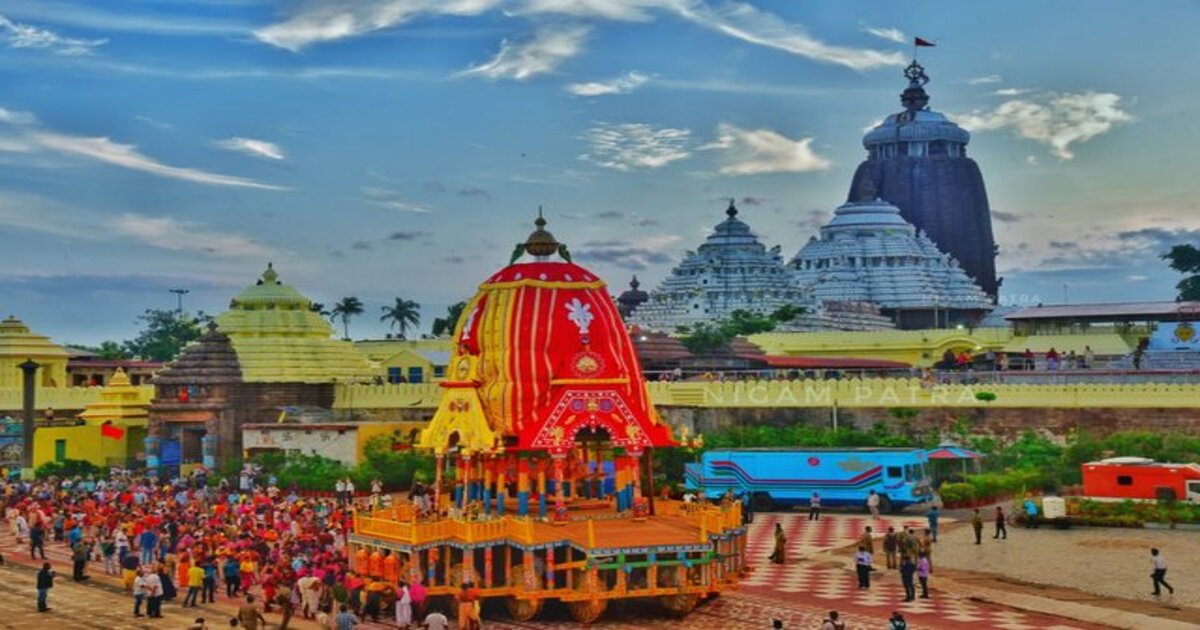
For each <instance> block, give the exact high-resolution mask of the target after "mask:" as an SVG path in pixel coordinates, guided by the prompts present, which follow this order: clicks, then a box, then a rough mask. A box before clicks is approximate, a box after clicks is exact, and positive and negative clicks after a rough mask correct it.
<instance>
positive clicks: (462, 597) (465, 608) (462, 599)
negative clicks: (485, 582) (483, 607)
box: [456, 582, 480, 630]
mask: <svg viewBox="0 0 1200 630" xmlns="http://www.w3.org/2000/svg"><path fill="white" fill-rule="evenodd" d="M456 597H457V599H458V627H459V628H462V629H463V630H478V628H479V627H480V625H479V590H478V589H476V588H475V585H474V584H471V583H470V582H464V583H463V585H462V590H460V591H459V592H458V595H457V596H456Z"/></svg>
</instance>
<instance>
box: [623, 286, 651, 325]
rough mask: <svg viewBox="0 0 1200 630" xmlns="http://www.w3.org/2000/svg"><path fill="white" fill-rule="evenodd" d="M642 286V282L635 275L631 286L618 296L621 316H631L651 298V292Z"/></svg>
mask: <svg viewBox="0 0 1200 630" xmlns="http://www.w3.org/2000/svg"><path fill="white" fill-rule="evenodd" d="M641 286H642V283H641V282H638V279H637V276H634V277H633V280H630V281H629V288H628V289H626V290H625V291H622V292H621V295H619V296H617V310H618V311H620V313H621V317H629V316H630V315H632V314H633V312H634V311H635V310H637V307H639V306H641V305H642V304H645V303H646V300H649V299H650V294H649V293H646V292H645V291H643V290H642V289H641Z"/></svg>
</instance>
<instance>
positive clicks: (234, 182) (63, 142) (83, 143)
mask: <svg viewBox="0 0 1200 630" xmlns="http://www.w3.org/2000/svg"><path fill="white" fill-rule="evenodd" d="M29 138H31V139H32V140H33V141H34V142H35V143H36V144H37V145H38V146H40V147H42V148H44V149H47V150H50V151H55V152H57V153H62V154H65V155H74V156H79V157H86V158H91V159H93V160H97V161H99V162H104V163H106V164H112V165H114V166H120V167H122V168H127V169H130V170H134V171H141V172H143V173H150V174H151V175H158V176H160V177H169V178H172V179H181V180H184V181H189V182H195V183H197V184H210V185H213V186H235V187H241V188H261V189H263V190H286V189H285V188H283V187H282V186H273V185H271V184H263V183H261V182H257V181H255V180H252V179H247V178H245V177H235V176H233V175H221V174H219V173H209V172H207V171H201V170H199V169H194V168H182V167H178V166H170V165H167V164H163V163H162V162H158V161H156V160H154V159H153V158H151V157H148V156H146V155H143V154H141V153H139V152H138V151H137V147H136V146H134V145H132V144H120V143H117V142H113V141H112V140H110V139H108V138H103V137H85V136H68V135H64V134H60V133H53V132H48V131H39V132H34V133H32V134H30V135H29Z"/></svg>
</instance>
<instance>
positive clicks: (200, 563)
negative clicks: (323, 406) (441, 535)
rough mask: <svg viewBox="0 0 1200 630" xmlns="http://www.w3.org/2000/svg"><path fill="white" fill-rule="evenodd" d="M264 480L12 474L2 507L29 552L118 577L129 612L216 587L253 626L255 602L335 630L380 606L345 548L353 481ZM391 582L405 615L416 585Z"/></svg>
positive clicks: (257, 621)
mask: <svg viewBox="0 0 1200 630" xmlns="http://www.w3.org/2000/svg"><path fill="white" fill-rule="evenodd" d="M273 481H274V480H273V479H269V478H267V479H263V478H262V477H261V475H256V474H255V473H254V471H252V470H248V471H246V472H244V473H243V474H242V475H241V476H240V477H239V478H237V480H236V481H235V482H234V483H232V484H230V483H228V482H226V481H224V480H222V481H221V483H219V484H216V485H211V486H210V484H208V483H207V479H205V478H204V475H203V474H199V475H195V476H193V477H191V478H188V479H174V480H171V481H169V482H166V483H160V482H156V481H154V480H152V479H150V478H147V477H140V476H134V475H129V474H124V475H114V476H109V477H104V478H100V479H93V478H82V479H81V478H74V479H46V480H40V481H37V482H33V483H30V482H23V481H9V482H4V483H3V486H2V489H3V490H2V492H3V513H4V515H5V517H6V519H7V521H8V524H9V527H10V531H11V533H12V535H14V536H15V537H16V539H17V541H18V543H19V544H21V545H23V546H27V547H28V550H29V553H30V555H31V557H33V558H34V559H45V558H46V548H47V546H48V545H55V544H61V545H65V546H66V547H67V548H68V550H69V553H70V556H71V559H72V561H73V571H72V578H73V579H74V580H76V581H83V580H87V579H90V577H91V576H90V575H89V574H88V572H89V568H92V569H93V570H98V571H102V572H103V573H104V574H106V575H110V576H113V577H114V578H116V579H119V580H120V582H121V583H122V584H123V585H124V587H125V590H126V591H127V592H128V593H129V594H130V596H131V598H132V602H133V605H132V614H133V615H134V616H136V617H142V616H146V617H151V618H154V617H160V616H161V615H162V606H163V605H164V602H172V603H177V605H179V606H181V607H184V608H192V607H198V606H200V605H203V604H209V603H214V602H217V600H218V599H225V600H226V602H228V603H232V604H237V605H238V606H239V608H238V613H237V619H238V621H239V623H240V624H241V625H242V626H244V627H246V628H250V629H251V630H254V629H256V628H259V627H262V626H263V623H264V617H263V615H264V614H280V615H281V619H280V622H279V623H280V625H279V627H281V628H286V627H287V624H288V622H289V621H290V619H291V618H292V616H293V615H297V614H298V615H301V616H303V617H304V618H306V619H316V620H318V621H320V622H322V623H324V624H325V625H326V626H327V627H330V628H338V629H339V630H341V629H342V628H347V627H353V625H354V623H356V621H354V620H356V619H358V618H359V617H362V616H374V617H375V618H378V617H379V615H380V613H381V610H380V603H381V598H380V597H379V592H380V591H381V590H382V588H380V586H379V585H377V584H375V583H374V582H372V580H371V578H369V577H366V576H363V575H359V574H358V573H356V572H355V571H354V567H353V566H352V563H351V562H350V561H349V559H348V557H347V551H346V545H347V537H348V534H349V531H350V527H351V518H352V514H351V510H350V509H349V506H348V504H349V501H350V493H349V492H345V491H344V490H345V489H344V488H343V493H342V494H340V495H339V496H338V497H337V498H336V499H325V498H307V497H302V496H300V495H299V494H298V493H297V492H296V491H294V490H289V491H285V490H281V489H280V488H278V487H277V486H276V485H275V484H274V483H273ZM97 567H98V568H97ZM43 582H46V583H47V584H50V583H52V578H50V577H45V579H42V578H39V610H40V609H43V608H45V609H49V606H48V605H47V602H46V601H45V596H46V593H47V592H48V590H49V589H50V588H51V586H50V585H47V586H45V589H46V590H45V591H43V590H42V583H43ZM222 585H223V586H224V588H223V589H222V588H220V586H222ZM399 586H400V587H401V589H400V597H398V598H397V615H399V614H400V613H401V604H403V608H404V613H405V614H406V615H407V617H408V619H409V620H411V616H412V607H413V605H414V604H417V603H419V602H417V601H415V600H416V599H417V597H419V596H420V597H422V599H423V596H421V595H420V593H413V592H412V591H413V590H416V589H415V588H414V589H412V590H410V589H409V588H408V586H407V585H404V584H403V583H401V584H400V585H399ZM392 588H394V585H393V586H392ZM401 600H403V601H402V602H401ZM343 606H344V609H343ZM388 612H389V613H390V611H388Z"/></svg>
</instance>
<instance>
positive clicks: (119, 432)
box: [100, 424, 125, 440]
mask: <svg viewBox="0 0 1200 630" xmlns="http://www.w3.org/2000/svg"><path fill="white" fill-rule="evenodd" d="M100 435H101V436H102V437H106V438H112V439H114V440H119V439H121V438H123V437H125V429H122V428H121V427H118V426H115V425H112V424H102V425H100Z"/></svg>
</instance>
